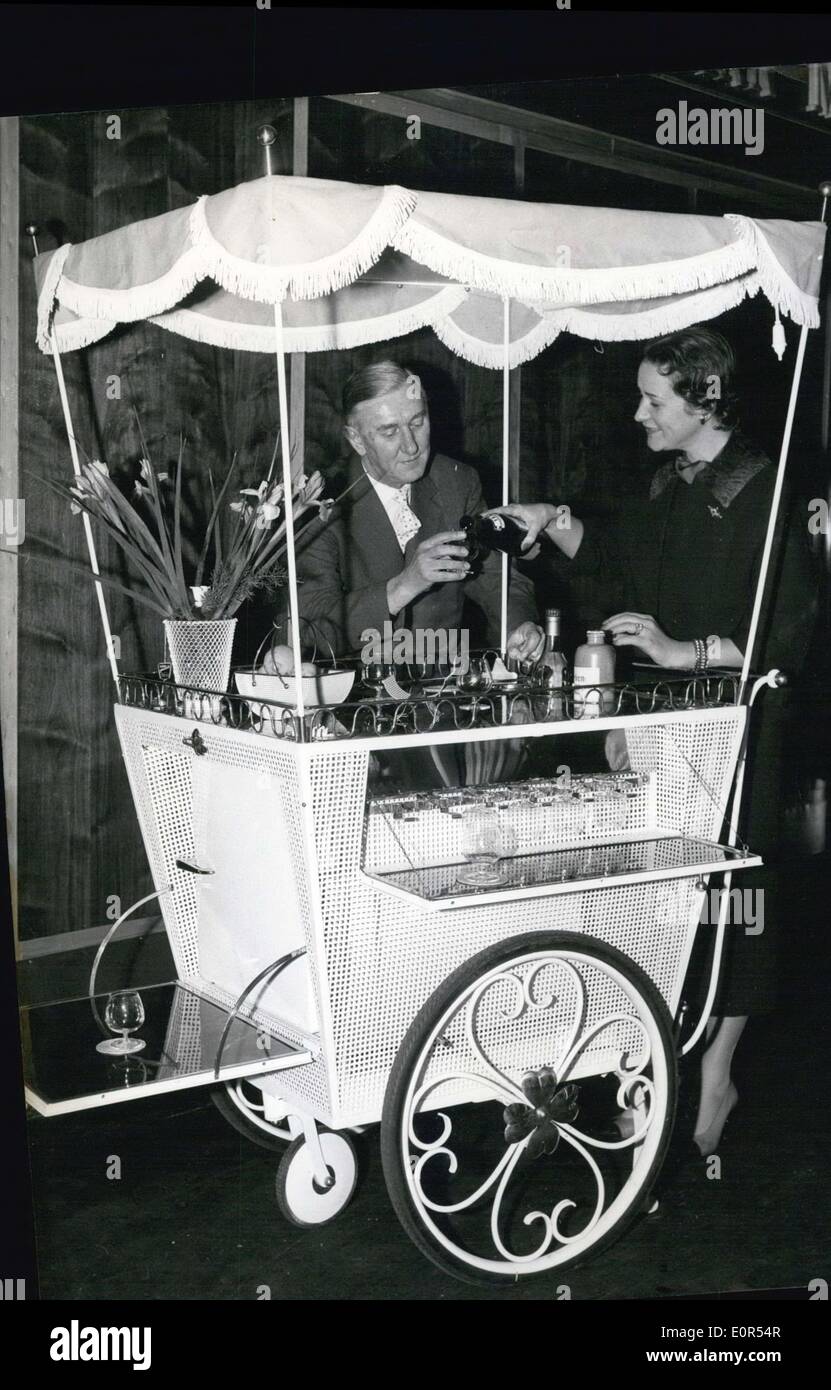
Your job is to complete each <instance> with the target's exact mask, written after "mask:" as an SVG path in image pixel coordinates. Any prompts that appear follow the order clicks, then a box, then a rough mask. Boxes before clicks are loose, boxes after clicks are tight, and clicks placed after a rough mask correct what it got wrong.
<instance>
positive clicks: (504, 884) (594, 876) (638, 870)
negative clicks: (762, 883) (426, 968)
mask: <svg viewBox="0 0 831 1390" xmlns="http://www.w3.org/2000/svg"><path fill="white" fill-rule="evenodd" d="M761 862H762V861H761V859H760V857H759V856H758V855H754V854H747V853H745V852H743V851H741V850H737V849H732V848H731V847H730V846H728V845H717V844H714V843H713V842H712V841H709V840H697V839H690V838H688V837H686V836H683V835H654V836H651V837H648V838H642V839H633V840H626V841H619V842H616V843H614V844H595V845H585V846H580V847H578V848H568V849H555V850H550V851H547V852H543V853H536V854H517V855H511V856H509V857H507V858H505V859H501V860H500V861H499V865H498V868H499V871H500V873H501V876H502V878H501V882H500V883H498V884H487V885H478V884H471V883H467V882H465V881H464V879H463V877H460V875H464V874H465V873H466V871H468V870H469V869H470V867H471V866H470V864H469V863H468V862H464V863H453V864H431V865H426V866H423V867H418V868H416V867H413V868H410V869H395V870H391V871H389V872H384V871H380V872H379V871H377V870H376V871H372V872H370V871H367V870H364V873H365V874H366V877H367V878H369V879H371V880H372V881H373V882H375V883H378V884H380V885H381V886H382V887H383V888H385V889H386V890H388V891H389V892H392V893H395V894H398V895H400V896H403V897H405V898H409V899H416V900H417V901H418V902H419V903H420V904H421V906H422V907H430V908H450V907H464V906H471V905H472V904H473V903H479V902H491V901H499V900H500V899H506V898H518V897H536V896H548V895H551V894H554V893H568V892H575V891H577V890H585V889H586V888H591V887H605V886H607V885H609V886H610V885H611V884H613V883H614V884H620V883H640V882H648V881H658V880H662V879H670V878H689V877H692V876H694V875H697V874H705V873H718V872H722V873H723V872H725V871H726V870H727V869H730V870H735V869H749V868H753V867H755V866H757V865H759V864H761Z"/></svg>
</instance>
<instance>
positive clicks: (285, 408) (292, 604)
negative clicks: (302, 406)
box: [274, 301, 305, 743]
mask: <svg viewBox="0 0 831 1390" xmlns="http://www.w3.org/2000/svg"><path fill="white" fill-rule="evenodd" d="M274 332H275V337H276V342H277V396H278V400H279V404H280V453H281V456H282V462H283V497H284V502H285V508H286V558H287V560H288V567H289V615H290V617H291V650H292V656H293V658H294V688H295V695H296V704H297V713H298V715H299V717H300V742H301V743H303V742H304V741H305V740H304V725H303V715H304V714H305V707H304V704H303V676H302V669H301V668H302V662H301V660H300V608H299V605H298V601H297V565H296V562H295V555H294V488H293V482H292V476H291V440H290V438H289V404H288V392H287V390H286V353H285V348H284V346H283V309H282V305H281V304H280V303H279V301H278V302H277V303H276V304H275V305H274Z"/></svg>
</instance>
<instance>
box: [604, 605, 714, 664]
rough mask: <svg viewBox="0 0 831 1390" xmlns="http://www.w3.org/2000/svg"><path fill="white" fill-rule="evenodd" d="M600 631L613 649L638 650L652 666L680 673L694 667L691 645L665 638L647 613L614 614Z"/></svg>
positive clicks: (693, 654) (665, 635) (692, 646)
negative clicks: (605, 635)
mask: <svg viewBox="0 0 831 1390" xmlns="http://www.w3.org/2000/svg"><path fill="white" fill-rule="evenodd" d="M603 628H604V630H605V631H606V632H608V634H609V636H610V637H611V639H612V642H613V643H614V645H615V646H616V647H638V648H639V649H640V651H642V652H644V653H645V654H646V655H647V656H648V657H650V658H651V660H652V661H654V662H655V665H656V666H665V667H667V668H669V669H670V670H679V671H680V670H692V668H693V666H694V665H695V646H694V644H693V643H692V642H676V641H675V639H674V638H673V637H667V634H666V633H665V632H664V630H663V628H661V627H659V626H658V624H657V623H656V621H655V619H654V618H653V617H652V615H651V614H649V613H615V614H614V616H613V617H611V618H607V619H606V621H605V623H604V624H603Z"/></svg>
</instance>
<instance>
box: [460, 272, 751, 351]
mask: <svg viewBox="0 0 831 1390" xmlns="http://www.w3.org/2000/svg"><path fill="white" fill-rule="evenodd" d="M759 289H760V285H759V283H758V279H757V278H756V277H755V275H753V274H750V275H746V276H743V277H742V278H741V279H739V280H732V281H730V282H729V283H728V284H726V285H719V286H716V287H714V288H711V289H709V290H704V291H701V293H699V294H696V295H689V296H688V297H687V298H686V299H683V300H674V301H670V302H669V303H667V304H658V305H655V306H653V307H652V308H650V309H647V310H645V311H644V312H643V313H637V314H626V315H621V316H616V315H612V314H596V313H592V311H591V310H590V309H583V308H578V307H576V306H572V307H571V308H569V309H558V310H556V311H554V312H548V313H545V314H544V315H542V316H541V317H540V319H539V321H538V322H537V323H536V324H534V325H533V326H532V327H531V328H530V329H529V331H528V332H527V333H525V334H524V335H523V337H522V338H519V339H517V340H516V341H515V342H513V343H512V344H511V346H510V349H509V354H508V363H509V366H510V368H511V370H513V369H514V368H515V367H521V366H522V365H523V363H525V362H530V361H532V360H533V359H534V358H535V357H537V356H538V355H539V354H540V353H541V352H543V351H544V350H545V349H546V348H547V347H550V346H551V344H552V343H553V342H555V341H556V339H557V338H558V337H559V336H560V334H561V333H573V334H574V336H575V337H578V338H588V339H595V340H597V341H598V342H604V343H623V342H634V341H638V340H640V341H645V340H647V339H649V338H657V337H660V336H662V335H663V334H664V333H672V332H674V331H676V330H677V329H680V328H689V327H690V326H691V325H692V324H694V323H700V322H701V321H702V319H711V318H716V317H717V316H718V315H719V314H723V313H726V312H727V310H728V309H733V308H735V307H736V305H737V304H740V303H741V302H742V300H743V299H745V298H746V297H752V296H753V295H755V294H758V292H759ZM526 307H528V308H533V305H527V306H526ZM433 330H434V332H435V334H436V337H437V338H439V339H440V340H441V342H443V343H444V345H445V347H448V348H450V350H451V351H452V352H455V353H458V355H459V356H460V357H464V358H465V359H466V360H467V361H468V362H473V363H474V364H475V365H476V366H477V367H489V368H492V369H493V370H494V371H498V370H500V369H501V367H502V361H503V346H502V343H501V342H500V343H497V342H493V343H487V342H484V341H482V339H480V338H474V337H472V336H471V335H470V334H469V333H467V332H466V331H465V329H463V328H461V327H460V325H459V324H458V323H457V322H456V321H455V320H454V319H453V318H452V317H451V316H449V317H448V318H446V319H444V320H442V321H441V322H440V323H436V324H434V325H433Z"/></svg>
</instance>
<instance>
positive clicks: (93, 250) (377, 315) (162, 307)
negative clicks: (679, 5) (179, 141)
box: [35, 175, 825, 368]
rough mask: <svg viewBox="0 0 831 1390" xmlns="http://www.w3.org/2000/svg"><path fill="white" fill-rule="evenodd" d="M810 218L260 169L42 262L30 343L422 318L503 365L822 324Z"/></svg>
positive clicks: (252, 345)
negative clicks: (125, 326)
mask: <svg viewBox="0 0 831 1390" xmlns="http://www.w3.org/2000/svg"><path fill="white" fill-rule="evenodd" d="M824 239H825V227H824V225H823V224H822V223H821V222H789V221H781V220H775V221H772V220H766V219H757V218H750V217H744V216H738V215H736V214H733V213H729V214H727V216H725V217H699V216H696V215H693V214H676V213H653V212H629V211H623V210H619V209H614V208H590V207H589V208H583V207H569V206H565V205H559V204H547V203H525V202H515V201H512V200H509V199H503V198H468V197H461V196H456V195H451V194H444V193H416V192H412V191H410V190H408V189H405V188H398V187H395V186H392V187H388V188H373V187H368V186H365V185H361V184H347V183H335V182H332V181H330V180H325V179H305V178H292V177H282V176H278V175H274V176H271V177H267V178H262V179H255V180H253V181H252V182H250V183H244V184H240V185H239V186H238V187H236V188H231V189H228V190H226V191H225V192H223V193H218V194H215V195H213V196H212V197H203V198H200V199H199V201H198V202H197V203H195V204H193V205H192V206H191V207H189V208H180V209H178V210H176V211H174V212H169V213H165V214H163V215H162V216H161V217H152V218H147V219H146V220H144V221H142V222H135V223H133V224H131V225H130V226H127V227H121V228H119V229H118V230H117V231H114V232H109V233H107V235H105V236H100V237H95V238H93V239H92V240H90V241H86V242H82V243H80V244H79V245H78V246H72V245H69V246H61V247H59V248H58V249H57V250H56V251H51V252H47V253H45V254H43V255H41V256H38V258H37V260H36V262H35V270H36V275H37V281H38V343H39V345H40V347H41V348H42V349H43V351H49V350H50V349H51V343H50V328H52V327H54V331H55V334H56V338H57V346H58V348H59V349H60V350H62V351H67V350H72V349H74V348H80V347H84V346H85V345H86V344H88V343H92V342H96V341H97V340H98V339H100V338H103V337H104V336H105V335H106V334H107V333H109V332H110V331H111V330H112V329H113V328H115V327H116V325H118V324H121V323H129V322H133V321H135V320H137V319H150V320H151V322H153V323H156V324H158V325H159V326H160V327H162V328H166V329H169V330H170V331H172V332H175V333H180V334H182V335H183V336H185V337H187V338H191V339H194V340H195V341H197V342H205V343H212V344H214V345H216V346H219V347H231V348H239V349H243V350H245V351H250V352H273V351H274V345H275V330H274V305H275V303H280V304H281V305H282V321H283V342H284V347H285V349H286V350H287V351H288V352H321V351H328V350H331V349H333V348H353V347H357V346H360V345H362V344H365V343H375V342H383V341H388V340H389V339H391V338H396V337H400V336H402V335H403V334H405V333H410V332H412V331H413V330H415V329H417V328H420V327H422V326H429V327H431V328H432V329H433V331H434V332H435V333H436V334H437V335H438V337H439V338H440V339H441V340H442V342H444V343H445V344H446V345H447V346H448V347H449V348H450V349H451V350H452V351H453V352H455V353H457V354H459V355H460V356H461V357H464V358H466V359H467V360H468V361H470V362H474V363H477V364H478V365H480V366H485V367H494V368H500V367H502V366H503V365H504V360H505V359H504V335H505V319H504V300H505V299H508V300H509V301H510V334H509V354H508V365H509V366H511V367H515V366H518V365H519V364H520V363H522V362H526V361H528V360H530V359H531V358H533V357H536V356H537V354H538V353H540V352H542V351H543V349H544V348H546V347H547V346H548V345H549V344H550V343H552V342H553V341H554V339H555V338H556V337H557V336H558V335H559V334H560V333H562V332H569V333H574V334H577V335H578V336H579V337H583V338H591V339H598V340H600V341H603V342H618V341H623V340H633V339H643V338H650V337H654V336H657V335H658V334H661V333H667V332H671V331H672V330H674V329H678V328H685V327H688V326H689V325H690V324H693V323H698V322H701V321H702V320H706V319H711V318H715V317H716V316H718V315H719V314H722V313H724V312H725V310H727V309H731V308H733V307H734V306H735V305H737V304H739V303H740V302H741V301H742V300H743V299H744V298H745V297H747V296H753V295H756V294H758V293H759V291H761V292H762V293H763V294H764V295H765V296H766V298H767V299H768V300H769V301H770V303H771V304H772V305H773V307H774V309H775V311H776V315H777V319H778V315H779V314H780V313H782V314H786V315H788V316H789V317H790V318H791V319H793V320H794V322H796V323H798V324H807V325H808V326H809V327H817V326H818V324H819V313H818V304H817V295H818V289H819V279H820V272H821V269H822V252H823V244H824Z"/></svg>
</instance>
